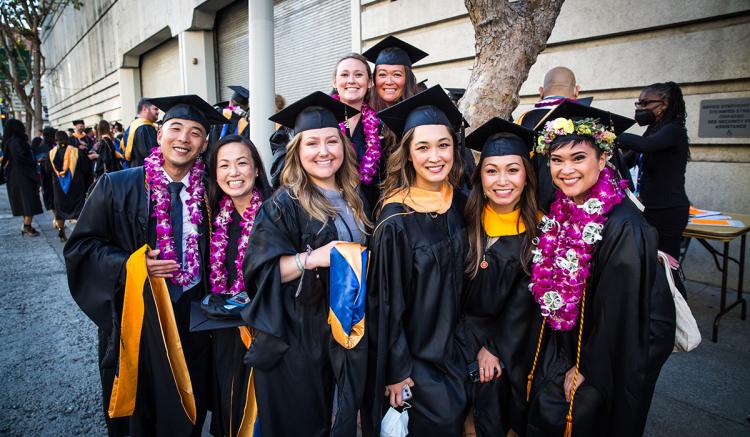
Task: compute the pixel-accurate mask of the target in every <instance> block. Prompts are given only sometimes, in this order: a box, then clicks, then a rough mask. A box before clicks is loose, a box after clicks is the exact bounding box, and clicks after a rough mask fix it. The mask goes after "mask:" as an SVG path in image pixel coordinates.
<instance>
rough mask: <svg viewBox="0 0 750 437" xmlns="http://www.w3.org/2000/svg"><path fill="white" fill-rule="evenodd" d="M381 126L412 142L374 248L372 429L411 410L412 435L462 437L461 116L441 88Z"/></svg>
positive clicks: (386, 114)
mask: <svg viewBox="0 0 750 437" xmlns="http://www.w3.org/2000/svg"><path fill="white" fill-rule="evenodd" d="M379 116H380V118H381V119H382V120H383V122H384V123H386V124H387V125H388V126H389V127H390V129H391V130H393V132H394V133H396V134H397V135H398V136H399V137H401V138H402V139H401V142H400V145H399V147H398V148H397V149H396V150H395V151H394V152H393V154H392V155H391V156H390V157H389V159H388V175H387V176H386V180H385V183H384V192H383V196H384V197H383V199H384V200H383V202H382V205H381V209H380V213H379V217H378V222H377V223H378V224H377V226H376V227H375V231H374V233H373V238H372V243H371V245H370V249H371V254H372V257H371V261H370V270H369V272H368V282H367V288H368V296H367V298H368V301H367V318H368V329H369V335H370V344H371V347H370V359H369V366H368V383H367V390H368V391H367V392H366V394H365V402H366V403H367V405H366V407H365V410H364V411H365V412H364V413H363V428H364V430H365V435H378V434H379V429H380V421H381V420H382V418H383V413H384V412H385V411H384V410H385V409H386V408H388V406H389V405H390V406H391V407H393V408H398V407H402V406H404V402H405V401H406V402H408V403H409V405H410V406H411V407H410V409H409V410H408V411H409V433H410V434H413V435H431V436H434V437H438V436H456V435H460V434H461V431H462V429H463V421H464V418H465V416H466V414H465V410H466V402H467V396H466V385H465V380H466V366H465V363H464V360H463V358H462V356H461V353H460V352H459V348H458V345H457V339H456V336H455V329H456V326H457V325H458V322H459V310H460V302H461V292H462V279H463V265H464V257H465V256H466V229H465V225H464V218H463V208H464V204H465V198H464V197H463V196H462V195H461V193H460V192H459V191H458V190H457V189H455V188H456V185H457V184H458V183H459V181H460V178H461V169H462V165H461V157H460V154H459V151H458V147H457V145H456V134H455V129H456V128H457V127H458V126H459V124H460V123H461V114H460V113H459V112H458V110H457V109H456V107H455V106H454V105H453V103H452V102H451V100H450V99H449V98H448V96H447V95H446V94H445V91H443V89H442V88H440V86H435V87H433V88H431V89H429V90H427V91H425V92H423V93H421V94H419V95H417V96H415V97H413V98H411V99H407V100H405V101H403V102H401V103H399V104H397V105H395V106H393V107H391V108H389V109H388V110H386V111H383V112H381V113H380V114H379ZM384 393H385V394H386V397H385V398H384V397H383V394H384ZM409 393H411V395H412V396H411V397H410V396H409ZM409 397H410V399H405V398H409Z"/></svg>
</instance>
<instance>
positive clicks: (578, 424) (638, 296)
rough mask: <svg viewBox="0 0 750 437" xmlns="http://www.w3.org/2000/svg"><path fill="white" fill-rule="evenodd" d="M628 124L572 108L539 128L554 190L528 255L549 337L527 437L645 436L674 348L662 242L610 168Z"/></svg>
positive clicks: (537, 367)
mask: <svg viewBox="0 0 750 437" xmlns="http://www.w3.org/2000/svg"><path fill="white" fill-rule="evenodd" d="M632 124H633V122H632V120H628V119H625V118H624V117H619V116H617V115H615V114H610V113H608V112H605V111H601V110H598V109H596V108H589V107H584V106H581V105H578V104H575V103H571V102H566V103H564V104H561V105H560V106H558V107H557V108H556V109H554V110H553V111H551V112H550V114H549V115H548V117H547V118H546V121H545V122H544V123H542V125H540V126H539V127H538V128H537V130H538V139H537V145H536V152H537V153H540V154H545V155H548V156H549V161H550V167H549V171H550V173H551V176H552V181H553V183H554V184H555V187H556V188H557V193H556V197H555V201H554V202H553V203H552V206H551V208H550V213H549V214H548V215H546V216H543V217H542V219H541V221H540V224H539V229H540V235H539V237H538V240H537V241H536V244H535V247H534V248H533V251H532V272H531V283H530V285H529V289H530V291H531V293H532V296H533V298H534V300H535V301H536V303H537V305H538V307H539V311H540V314H541V316H542V317H543V319H544V321H543V322H542V329H541V332H540V335H539V339H538V342H537V350H536V353H535V355H534V359H533V365H532V368H531V369H530V372H529V375H528V385H527V397H528V399H529V406H528V425H527V429H526V435H527V436H547V435H560V436H566V437H568V436H571V435H573V434H575V436H576V437H580V436H602V435H607V436H633V435H641V434H643V429H644V427H645V423H646V418H647V416H648V410H649V406H650V403H651V397H652V395H653V390H654V385H655V384H656V379H657V378H658V375H659V371H660V370H661V366H662V365H663V364H664V362H665V361H666V358H667V357H668V356H669V353H670V352H671V350H672V346H673V344H674V304H673V302H672V299H671V295H670V294H669V292H668V289H666V288H665V287H664V286H663V283H662V282H661V281H660V279H662V278H659V277H658V270H659V267H658V266H657V241H658V240H657V234H656V231H655V230H654V228H652V227H651V226H649V225H648V223H647V222H646V221H645V219H644V218H643V216H642V215H641V213H640V211H639V210H638V209H637V208H636V206H635V205H634V204H633V203H632V202H631V201H630V199H628V197H627V193H626V191H625V190H626V184H625V183H624V182H623V181H620V180H619V178H618V177H617V173H616V172H615V171H614V170H613V169H612V168H611V167H610V166H609V164H608V161H607V160H608V158H609V156H610V153H611V152H612V150H613V147H614V146H615V139H616V134H619V133H620V132H621V131H624V130H625V129H627V128H628V127H630V126H631V125H632Z"/></svg>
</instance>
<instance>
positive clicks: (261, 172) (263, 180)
mask: <svg viewBox="0 0 750 437" xmlns="http://www.w3.org/2000/svg"><path fill="white" fill-rule="evenodd" d="M229 143H241V144H243V145H245V147H247V148H248V149H250V156H251V157H252V158H253V165H255V169H256V170H257V171H258V177H256V178H255V187H256V188H258V191H260V197H261V198H262V199H264V200H265V199H267V198H268V196H270V195H271V184H269V183H268V177H266V169H265V167H263V161H261V159H260V153H258V149H257V148H256V147H255V144H253V142H252V141H250V140H248V139H247V138H245V137H243V136H240V135H227V136H225V137H224V138H222V139H220V140H219V141H218V142H217V143H216V144H215V145H214V146H213V149H212V150H211V156H210V157H209V159H208V162H210V163H211V166H210V167H209V169H208V174H209V178H208V190H207V191H208V201H209V203H210V204H211V209H212V210H214V211H216V210H218V207H219V201H220V200H221V198H222V197H224V191H222V190H221V187H219V183H218V182H217V181H216V166H217V165H218V156H219V149H221V148H222V146H225V145H227V144H229Z"/></svg>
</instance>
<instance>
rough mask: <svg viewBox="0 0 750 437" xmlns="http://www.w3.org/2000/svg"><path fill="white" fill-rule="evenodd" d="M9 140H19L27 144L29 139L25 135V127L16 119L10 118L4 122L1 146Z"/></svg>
mask: <svg viewBox="0 0 750 437" xmlns="http://www.w3.org/2000/svg"><path fill="white" fill-rule="evenodd" d="M11 138H20V139H21V140H23V142H24V143H28V142H29V137H28V136H27V135H26V127H25V126H24V125H23V122H22V121H21V120H19V119H17V118H11V119H10V120H8V121H6V122H5V131H4V132H3V145H4V144H6V143H7V141H8V140H9V139H11Z"/></svg>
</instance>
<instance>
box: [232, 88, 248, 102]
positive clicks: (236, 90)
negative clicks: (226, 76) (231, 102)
mask: <svg viewBox="0 0 750 437" xmlns="http://www.w3.org/2000/svg"><path fill="white" fill-rule="evenodd" d="M229 89H230V90H232V91H234V93H235V94H237V95H238V96H240V97H244V98H246V99H247V98H249V97H250V91H248V90H247V88H245V87H244V86H240V85H229Z"/></svg>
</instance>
